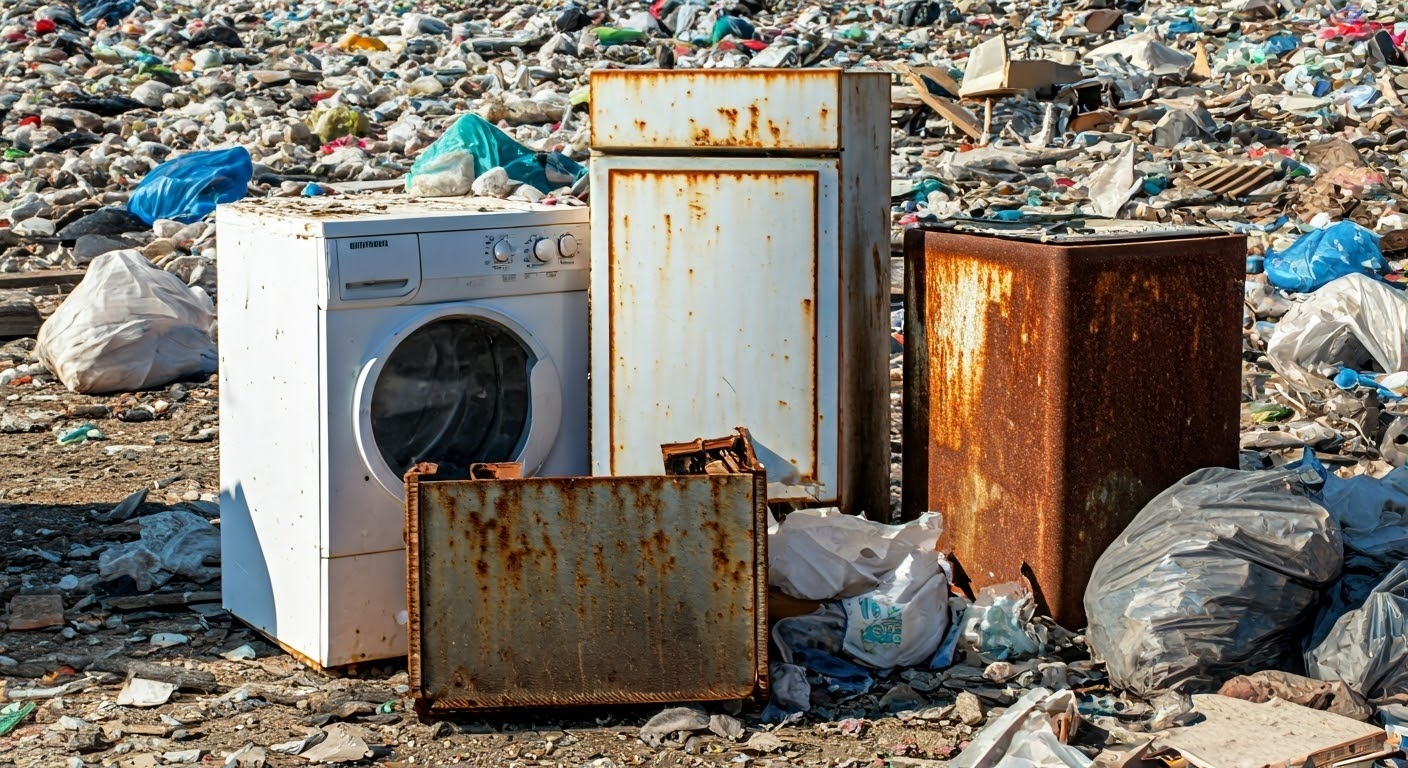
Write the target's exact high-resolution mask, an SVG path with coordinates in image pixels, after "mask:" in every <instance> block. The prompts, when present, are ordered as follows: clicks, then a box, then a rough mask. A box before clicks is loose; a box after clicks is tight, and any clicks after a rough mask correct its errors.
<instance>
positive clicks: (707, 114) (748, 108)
mask: <svg viewBox="0 0 1408 768" xmlns="http://www.w3.org/2000/svg"><path fill="white" fill-rule="evenodd" d="M877 76H878V77H881V78H884V77H885V75H883V74H879V73H877ZM854 77H861V76H860V75H852V74H845V73H843V72H842V71H841V70H839V69H689V70H684V69H672V70H659V69H654V70H652V69H599V70H596V71H594V72H592V77H591V90H592V92H591V101H590V105H591V126H592V136H591V145H592V149H596V150H605V151H613V150H620V151H644V152H662V151H668V150H680V149H705V148H710V149H722V150H763V149H766V150H769V151H778V150H784V151H807V152H829V151H837V150H840V149H841V121H842V118H841V109H842V102H841V93H842V81H843V79H845V78H854ZM720 105H723V106H720Z"/></svg>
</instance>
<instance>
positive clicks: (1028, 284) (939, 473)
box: [902, 221, 1246, 628]
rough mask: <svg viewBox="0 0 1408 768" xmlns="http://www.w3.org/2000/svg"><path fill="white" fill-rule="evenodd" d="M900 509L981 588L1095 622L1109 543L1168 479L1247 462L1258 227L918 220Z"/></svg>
mask: <svg viewBox="0 0 1408 768" xmlns="http://www.w3.org/2000/svg"><path fill="white" fill-rule="evenodd" d="M904 245H905V262H906V263H905V274H906V285H905V336H906V344H905V357H904V429H903V450H904V464H903V470H904V488H903V501H902V504H903V511H904V516H905V518H906V519H913V518H915V517H917V516H918V515H920V514H921V513H923V512H925V511H929V510H933V511H938V512H941V513H943V515H944V537H943V539H942V540H941V541H940V546H941V547H943V548H944V549H945V550H946V551H950V552H951V553H952V559H953V560H954V561H955V564H956V566H957V568H958V569H959V577H960V578H959V583H960V584H962V583H964V580H965V579H966V582H967V586H968V587H969V588H970V589H973V590H976V589H979V588H981V587H983V586H986V585H989V584H995V583H1002V582H1009V581H1021V580H1024V579H1025V580H1026V581H1029V582H1030V583H1031V586H1032V588H1033V591H1034V592H1035V593H1036V596H1037V599H1038V601H1039V605H1041V607H1043V608H1045V609H1046V610H1049V611H1050V612H1051V615H1052V616H1053V617H1054V618H1055V619H1056V620H1057V621H1058V622H1060V623H1062V624H1064V625H1066V626H1070V627H1076V628H1078V627H1081V626H1083V625H1084V622H1085V615H1084V608H1083V606H1082V602H1081V600H1082V596H1083V593H1084V591H1085V587H1086V583H1087V581H1088V579H1089V575H1090V571H1091V569H1092V568H1093V567H1094V565H1095V561H1096V559H1097V558H1098V557H1099V556H1100V555H1101V553H1103V552H1104V550H1105V548H1106V547H1107V546H1109V544H1110V542H1111V541H1113V540H1114V539H1115V537H1116V536H1117V535H1118V534H1119V533H1120V531H1122V530H1123V529H1124V527H1125V526H1126V525H1127V524H1128V523H1129V521H1130V520H1131V519H1133V517H1134V515H1135V514H1137V513H1138V512H1139V510H1140V509H1141V508H1142V507H1143V506H1144V504H1145V503H1147V502H1148V501H1149V500H1150V499H1152V498H1153V497H1154V496H1155V495H1156V494H1158V493H1159V492H1160V491H1162V490H1164V489H1165V488H1166V487H1168V486H1169V485H1171V484H1172V483H1173V482H1175V481H1176V480H1178V479H1179V478H1181V477H1183V476H1184V475H1186V474H1188V473H1189V472H1192V471H1193V470H1195V469H1198V468H1200V467H1209V466H1225V467H1235V466H1236V465H1237V450H1238V442H1237V441H1238V416H1239V408H1240V392H1241V388H1240V386H1239V384H1238V381H1239V376H1240V373H1241V345H1242V337H1241V327H1242V326H1241V322H1242V296H1243V281H1244V279H1245V265H1246V239H1245V238H1244V237H1243V236H1241V235H1228V234H1224V233H1222V232H1221V231H1220V230H1216V229H1203V228H1164V229H1159V228H1151V227H1149V226H1147V225H1144V224H1142V223H1140V222H1130V221H1121V222H1104V223H1099V222H1068V223H1066V224H1064V225H1055V224H1049V225H1027V224H1016V225H1013V226H1012V227H1011V228H1010V229H1004V228H1003V227H1002V225H998V224H995V223H981V224H979V223H976V222H968V223H963V222H958V223H952V224H950V225H948V227H946V228H944V229H927V230H926V229H915V230H911V231H909V232H908V233H906V236H905V244H904Z"/></svg>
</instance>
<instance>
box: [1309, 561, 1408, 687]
mask: <svg viewBox="0 0 1408 768" xmlns="http://www.w3.org/2000/svg"><path fill="white" fill-rule="evenodd" d="M1305 667H1306V672H1307V673H1308V674H1309V675H1310V676H1311V677H1315V678H1318V679H1321V680H1342V681H1344V682H1345V683H1346V684H1348V685H1349V687H1350V688H1351V689H1353V690H1354V691H1357V692H1358V693H1360V694H1361V695H1363V696H1364V697H1366V698H1368V699H1369V700H1370V701H1371V702H1372V701H1374V700H1377V699H1384V698H1387V697H1390V696H1397V695H1401V694H1408V562H1402V563H1399V564H1398V566H1397V567H1395V568H1394V569H1393V570H1392V571H1390V572H1389V574H1388V576H1386V577H1384V580H1383V581H1382V582H1380V583H1379V585H1378V586H1377V587H1375V588H1374V591H1373V592H1371V593H1370V594H1369V596H1368V598H1367V599H1366V600H1365V601H1364V604H1363V605H1362V606H1361V607H1359V608H1357V609H1355V610H1353V611H1350V612H1349V613H1346V614H1345V615H1344V616H1341V617H1340V619H1339V621H1337V622H1335V626H1334V628H1333V629H1331V630H1330V633H1329V635H1327V636H1326V637H1325V639H1324V640H1322V641H1320V643H1319V644H1318V645H1316V646H1315V647H1314V648H1312V649H1311V650H1310V652H1309V653H1307V654H1306V655H1305Z"/></svg>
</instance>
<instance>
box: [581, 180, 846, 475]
mask: <svg viewBox="0 0 1408 768" xmlns="http://www.w3.org/2000/svg"><path fill="white" fill-rule="evenodd" d="M837 170H838V168H837V162H836V161H834V160H820V159H817V160H781V159H771V160H770V159H766V158H749V159H741V158H738V159H725V158H707V159H706V158H648V157H612V156H599V157H597V158H595V159H594V160H593V161H592V166H591V173H592V190H593V194H594V195H600V196H601V197H600V198H599V199H598V205H595V206H593V207H592V216H593V220H592V239H593V248H592V269H591V355H592V357H591V365H592V380H591V439H592V471H593V474H598V475H606V474H609V475H639V474H660V473H661V472H662V471H663V465H662V460H661V456H660V446H661V444H662V443H670V442H679V441H683V440H691V439H694V438H696V437H717V436H719V435H724V434H728V433H729V432H730V431H732V429H733V428H734V427H737V426H744V427H748V428H749V430H751V432H752V435H753V438H754V441H755V447H756V448H757V451H758V457H759V459H761V460H762V462H763V463H764V464H765V465H766V467H767V473H768V495H769V497H770V498H772V499H814V500H817V501H829V500H832V499H834V498H835V494H836V488H837V468H836V450H837V440H838V424H839V421H840V420H839V418H838V414H837V407H838V406H837V387H838V381H837V379H838V371H837V357H838V343H837V333H838V311H837V307H838V303H839V302H838V296H837V291H838V252H837V243H838V234H837V231H836V229H837V220H838V215H837V214H838V209H837V206H838V191H837ZM602 202H604V203H605V204H601V203H602Z"/></svg>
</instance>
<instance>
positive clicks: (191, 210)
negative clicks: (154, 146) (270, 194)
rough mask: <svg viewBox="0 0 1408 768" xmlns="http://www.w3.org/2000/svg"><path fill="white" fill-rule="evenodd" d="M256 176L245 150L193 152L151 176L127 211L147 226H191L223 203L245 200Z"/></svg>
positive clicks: (143, 183) (134, 192) (148, 175)
mask: <svg viewBox="0 0 1408 768" xmlns="http://www.w3.org/2000/svg"><path fill="white" fill-rule="evenodd" d="M253 177H254V163H253V161H252V160H251V159H250V157H249V152H248V151H246V150H245V148H244V147H231V148H230V149H216V150H210V151H208V152H191V153H190V154H186V155H182V156H180V157H178V158H176V159H175V160H170V161H167V162H165V163H162V164H161V165H159V166H157V167H156V168H155V169H154V170H152V172H151V173H149V174H147V175H146V176H145V177H144V178H143V179H142V182H141V183H140V184H138V185H137V189H135V190H133V192H132V197H131V198H129V199H128V201H127V210H128V211H130V212H131V213H133V214H134V215H136V216H137V217H138V218H140V219H141V220H142V221H145V222H146V223H147V224H151V223H152V222H154V221H156V220H157V219H172V220H174V221H179V222H181V223H182V224H190V223H191V222H195V221H200V220H201V219H202V218H205V216H206V214H208V213H210V212H211V211H214V210H215V206H217V205H219V204H221V203H233V202H235V201H237V200H243V199H244V196H245V193H246V192H248V189H249V181H250V179H251V178H253Z"/></svg>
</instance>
